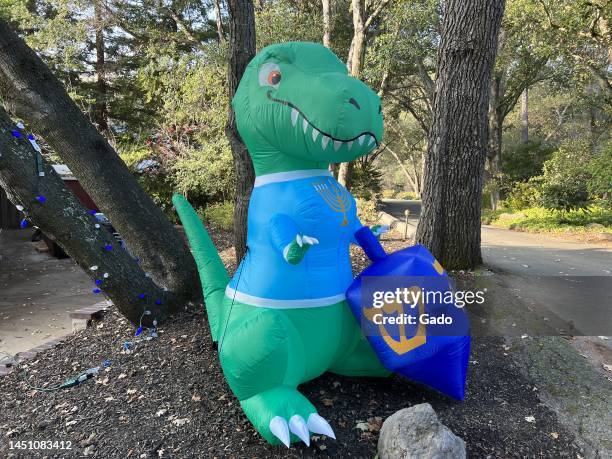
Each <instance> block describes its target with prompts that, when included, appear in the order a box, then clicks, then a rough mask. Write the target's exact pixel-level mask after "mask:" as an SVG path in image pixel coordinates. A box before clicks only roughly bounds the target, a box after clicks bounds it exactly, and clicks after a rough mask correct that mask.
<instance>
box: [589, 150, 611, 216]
mask: <svg viewBox="0 0 612 459" xmlns="http://www.w3.org/2000/svg"><path fill="white" fill-rule="evenodd" d="M587 169H588V171H589V173H590V178H589V180H588V183H587V188H588V190H589V194H590V195H591V196H590V197H591V198H597V199H600V200H601V202H602V204H604V205H606V206H608V207H612V143H608V144H607V145H606V146H605V148H604V149H603V151H602V152H601V153H599V154H597V155H594V156H593V158H592V159H591V161H590V163H589V165H588V166H587Z"/></svg>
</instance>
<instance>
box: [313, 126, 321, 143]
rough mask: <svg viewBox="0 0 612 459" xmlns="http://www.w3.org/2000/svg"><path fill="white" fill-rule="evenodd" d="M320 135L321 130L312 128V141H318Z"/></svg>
mask: <svg viewBox="0 0 612 459" xmlns="http://www.w3.org/2000/svg"><path fill="white" fill-rule="evenodd" d="M317 137H319V131H318V130H317V129H316V128H312V141H313V142H316V141H317Z"/></svg>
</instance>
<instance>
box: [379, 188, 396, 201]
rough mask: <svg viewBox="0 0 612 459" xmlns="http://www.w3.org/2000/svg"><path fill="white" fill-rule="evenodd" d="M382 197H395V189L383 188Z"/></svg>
mask: <svg viewBox="0 0 612 459" xmlns="http://www.w3.org/2000/svg"><path fill="white" fill-rule="evenodd" d="M382 197H383V198H384V199H393V198H394V197H395V190H388V189H387V190H382Z"/></svg>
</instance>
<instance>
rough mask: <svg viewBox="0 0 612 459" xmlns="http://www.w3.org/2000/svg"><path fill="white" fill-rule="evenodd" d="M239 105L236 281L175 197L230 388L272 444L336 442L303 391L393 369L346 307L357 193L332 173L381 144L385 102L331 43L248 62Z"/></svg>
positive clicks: (286, 48)
mask: <svg viewBox="0 0 612 459" xmlns="http://www.w3.org/2000/svg"><path fill="white" fill-rule="evenodd" d="M232 104H233V107H234V110H235V112H236V122H237V126H238V130H239V132H240V135H241V137H242V139H243V140H244V142H245V144H246V145H247V147H248V150H249V153H250V155H251V158H252V160H253V165H254V167H255V173H256V180H255V186H254V189H253V194H252V196H251V201H250V205H249V218H248V240H247V244H248V250H247V254H246V256H245V258H244V259H243V260H242V262H241V263H240V265H239V266H238V268H237V270H236V274H235V275H234V278H233V279H232V280H231V281H230V280H229V278H228V275H227V273H226V271H225V269H224V267H223V264H222V262H221V259H220V258H219V256H218V254H217V252H216V249H215V247H214V245H213V243H212V242H211V240H210V238H209V236H208V234H207V233H206V230H205V229H204V227H203V226H202V224H201V222H200V221H199V219H198V217H197V215H196V213H195V212H194V211H193V209H192V208H191V206H190V205H189V204H188V203H187V201H186V200H185V199H184V198H183V197H181V196H178V195H176V196H175V197H174V199H173V201H174V205H175V207H176V210H177V212H178V214H179V216H180V218H181V220H182V222H183V224H184V226H185V230H186V232H187V235H188V238H189V241H190V244H191V247H192V250H193V255H194V257H195V260H196V262H197V265H198V268H199V271H200V276H201V279H202V286H203V290H204V296H205V299H206V310H207V313H208V318H209V323H210V329H211V333H212V338H213V340H214V341H218V346H219V355H220V359H221V365H222V367H223V371H224V374H225V376H226V378H227V381H228V383H229V385H230V387H231V389H232V391H233V392H234V394H235V395H236V397H237V398H238V400H239V401H240V404H241V406H242V408H243V409H244V412H245V413H246V415H247V417H248V418H249V420H250V421H251V422H252V424H253V426H254V427H255V428H256V429H257V431H258V432H259V433H261V435H263V436H264V438H266V440H268V441H269V442H270V443H272V444H277V443H279V442H282V443H284V444H285V445H287V446H289V444H290V442H294V441H299V440H302V441H304V442H305V443H306V444H310V433H311V432H312V433H314V434H323V435H327V436H330V437H333V438H335V436H334V433H333V430H332V428H331V426H330V425H329V423H328V422H327V421H326V420H325V419H323V417H321V416H320V415H318V414H317V410H316V408H315V407H314V406H313V405H312V404H311V403H310V402H309V401H308V400H307V399H306V397H304V396H303V395H302V394H301V393H300V392H299V391H298V389H297V386H298V385H299V384H301V383H304V382H305V381H308V380H311V379H313V378H316V377H317V376H319V375H321V374H322V373H324V372H325V371H331V372H334V373H338V374H341V375H351V376H353V375H354V376H387V375H388V374H389V372H388V371H387V370H386V369H385V368H384V367H383V366H382V365H381V364H380V363H379V361H378V359H377V358H376V356H375V354H374V352H373V350H372V349H371V347H370V346H369V344H368V343H367V341H366V340H365V339H364V338H363V337H362V335H361V332H360V328H359V324H358V323H357V321H356V320H355V318H354V317H353V316H352V314H351V312H350V310H349V308H348V306H347V304H346V301H345V291H346V289H347V287H348V285H349V284H350V283H351V281H352V274H351V264H350V258H349V246H350V244H351V243H352V242H353V243H355V242H356V241H355V238H354V234H355V233H356V232H357V231H358V230H363V229H364V227H363V226H362V225H361V223H360V222H359V220H358V218H357V215H356V206H355V201H354V199H353V197H352V196H351V195H350V193H349V192H348V191H347V190H346V189H345V188H344V187H342V186H341V185H340V184H339V183H338V182H337V181H336V180H335V179H334V178H333V177H332V176H331V175H330V173H329V172H328V165H329V163H330V162H334V163H339V162H343V161H349V160H353V159H355V158H357V157H358V156H362V155H365V154H367V153H368V152H370V151H371V150H372V149H373V148H375V147H376V146H377V145H378V142H379V141H380V140H381V137H382V131H383V122H382V115H381V108H380V99H379V97H378V96H377V95H376V94H375V93H374V92H373V91H372V90H371V89H370V88H368V87H367V86H366V85H365V84H364V83H362V82H361V81H359V80H357V79H355V78H353V77H351V76H348V75H347V70H346V66H345V65H344V64H343V63H342V62H341V61H340V60H339V59H338V58H337V57H336V56H335V55H334V54H333V53H332V52H331V51H330V50H328V49H327V48H325V47H323V46H321V45H318V44H315V43H284V44H278V45H272V46H268V47H266V48H264V49H263V50H261V52H260V53H259V54H258V55H257V56H256V57H255V58H254V59H253V60H252V61H251V63H250V64H249V65H248V67H247V69H246V71H245V73H244V76H243V78H242V80H241V82H240V85H239V87H238V90H237V93H236V96H235V97H234V100H233V101H232ZM368 231H369V230H368ZM381 250H382V249H381ZM383 253H384V252H383Z"/></svg>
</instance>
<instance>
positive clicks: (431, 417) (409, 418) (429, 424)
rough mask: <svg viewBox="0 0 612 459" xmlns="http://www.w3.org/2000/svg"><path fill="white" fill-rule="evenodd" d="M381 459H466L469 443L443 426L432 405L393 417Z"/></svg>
mask: <svg viewBox="0 0 612 459" xmlns="http://www.w3.org/2000/svg"><path fill="white" fill-rule="evenodd" d="M378 456H379V458H380V459H400V458H402V459H409V458H410V459H416V458H419V459H434V458H435V459H464V458H465V442H464V441H463V440H462V439H461V438H459V437H457V436H456V435H455V434H454V433H453V432H451V430H450V429H449V428H448V427H446V426H445V425H444V424H442V423H441V422H440V421H439V420H438V416H436V412H435V411H434V410H433V408H432V407H431V405H430V404H429V403H421V404H420V405H415V406H412V407H410V408H404V409H403V410H400V411H398V412H397V413H394V414H392V415H391V416H389V417H388V418H387V419H386V420H385V422H384V423H383V425H382V428H381V430H380V437H379V439H378Z"/></svg>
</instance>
